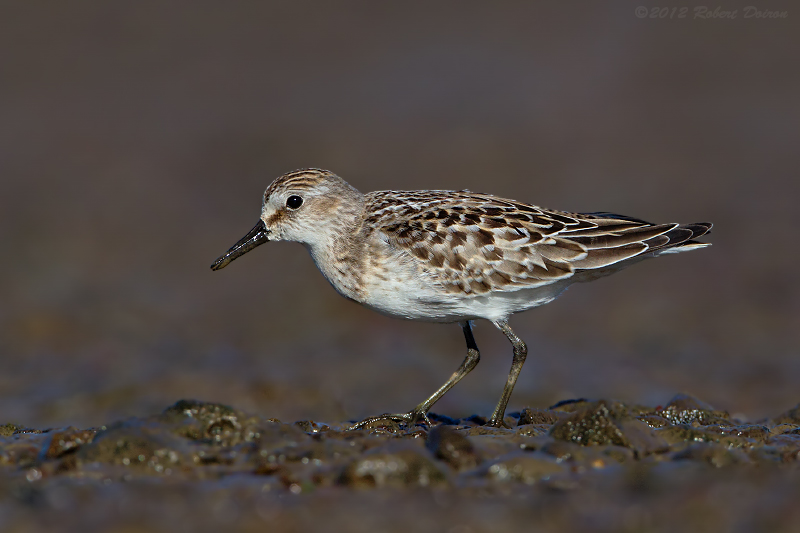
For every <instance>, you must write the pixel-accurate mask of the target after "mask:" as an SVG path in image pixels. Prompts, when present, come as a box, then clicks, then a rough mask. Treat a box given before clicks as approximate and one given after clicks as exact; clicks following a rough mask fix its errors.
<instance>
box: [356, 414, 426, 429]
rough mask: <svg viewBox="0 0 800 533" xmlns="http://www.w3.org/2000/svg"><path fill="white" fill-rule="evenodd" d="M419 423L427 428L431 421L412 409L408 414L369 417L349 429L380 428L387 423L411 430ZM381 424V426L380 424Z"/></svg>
mask: <svg viewBox="0 0 800 533" xmlns="http://www.w3.org/2000/svg"><path fill="white" fill-rule="evenodd" d="M420 421H421V422H423V423H425V425H427V426H429V427H430V425H431V421H430V419H429V418H428V413H425V412H423V411H418V410H416V409H413V410H412V411H410V412H408V413H400V414H396V415H393V414H389V413H385V414H382V415H377V416H370V417H367V418H365V419H364V420H362V421H361V422H357V423H355V424H353V425H352V426H350V428H349V429H350V430H351V431H352V430H357V429H367V428H370V427H380V426H381V425H387V424H386V423H387V422H393V423H397V424H405V425H406V427H407V428H411V427H414V426H416V425H417V423H418V422H420ZM382 422H383V424H381V423H382Z"/></svg>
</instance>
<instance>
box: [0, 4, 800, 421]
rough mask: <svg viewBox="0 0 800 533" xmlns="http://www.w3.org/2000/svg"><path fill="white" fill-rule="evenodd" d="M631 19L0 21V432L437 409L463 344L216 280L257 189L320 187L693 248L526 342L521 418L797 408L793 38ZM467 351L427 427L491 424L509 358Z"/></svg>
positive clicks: (532, 323) (468, 12) (259, 272)
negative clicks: (305, 172)
mask: <svg viewBox="0 0 800 533" xmlns="http://www.w3.org/2000/svg"><path fill="white" fill-rule="evenodd" d="M637 5H638V4H637V3H630V4H625V3H616V4H614V5H613V6H611V5H606V4H605V3H599V2H587V3H581V4H572V5H564V4H557V3H552V5H543V4H536V5H534V4H533V3H520V2H506V3H502V2H501V3H496V2H493V3H486V2H440V3H436V4H435V5H433V4H429V3H422V2H418V3H407V2H403V3H373V2H337V3H324V2H317V3H305V2H292V3H289V2H259V3H256V2H253V3H233V4H231V3H227V2H190V3H184V4H180V3H155V2H146V3H141V2H136V3H128V4H127V7H123V5H122V3H117V2H69V3H60V2H54V3H50V4H49V5H44V4H42V5H37V4H36V3H27V2H26V3H23V2H18V3H17V5H15V6H13V5H10V3H8V4H5V6H4V7H3V16H2V22H0V243H2V254H3V257H2V261H0V297H1V298H2V301H1V302H0V413H1V414H2V416H0V422H11V421H16V422H19V423H23V424H28V425H34V426H36V425H38V426H41V425H68V424H72V425H79V426H80V425H97V424H103V423H107V422H110V421H112V420H114V419H115V418H119V417H125V416H129V415H134V414H136V415H140V414H148V413H151V412H155V411H158V410H160V409H162V408H163V407H165V406H166V405H168V404H170V403H172V402H174V401H175V400H177V399H179V398H183V397H195V398H198V399H202V400H208V401H221V402H227V403H230V404H233V405H235V406H237V407H239V408H243V409H246V410H251V411H254V412H257V413H260V414H263V415H264V416H269V417H278V418H280V419H283V420H286V421H291V420H295V419H300V418H313V419H315V420H322V421H325V420H341V419H345V418H356V417H363V416H366V415H370V414H378V413H381V412H385V411H400V410H407V409H410V408H411V407H412V406H413V405H415V404H416V403H417V402H419V401H420V400H421V399H422V398H423V397H424V396H426V395H427V394H429V393H430V392H432V391H433V390H434V389H435V388H436V387H438V386H439V385H440V384H441V382H442V381H443V380H444V379H445V378H446V377H447V376H449V374H450V373H451V372H452V371H453V370H454V369H455V368H456V366H457V365H458V364H459V363H460V361H461V359H462V357H463V355H464V344H463V338H462V334H461V331H460V329H459V328H458V327H457V326H446V325H433V324H421V323H411V322H404V321H399V320H395V319H390V318H386V317H383V316H380V315H377V314H375V313H373V312H370V311H368V310H365V309H362V308H360V307H359V306H357V305H355V304H353V303H350V302H348V301H346V300H344V299H343V298H341V297H340V296H338V295H337V294H336V293H335V292H334V291H333V289H331V288H330V287H329V286H328V285H327V283H326V282H325V280H324V279H323V278H322V276H321V275H320V274H319V273H318V272H317V271H316V269H315V267H314V265H313V263H312V261H311V260H310V258H309V257H308V255H307V253H306V251H305V250H304V249H303V248H302V247H301V246H299V245H293V244H284V243H280V244H271V245H268V246H264V247H261V248H259V249H258V250H257V251H256V252H254V253H252V254H249V255H248V256H247V257H245V258H243V259H241V260H239V261H237V262H236V263H235V264H233V265H232V266H231V267H229V268H227V269H225V270H224V271H221V272H218V273H212V272H211V270H209V268H208V267H209V265H210V264H211V262H212V261H213V260H214V259H215V258H216V257H217V256H218V255H219V254H221V253H222V252H224V251H225V250H226V249H227V248H228V247H229V246H230V245H232V244H233V243H234V242H235V241H236V240H238V239H239V238H240V237H241V236H242V235H244V233H245V232H246V231H247V230H249V229H250V228H251V227H252V225H253V224H254V223H255V222H256V220H257V217H258V213H259V202H260V197H261V194H262V192H263V189H264V188H265V187H266V186H267V185H268V184H269V182H270V181H272V180H273V179H274V178H275V177H277V176H278V175H280V174H282V173H284V172H286V171H290V170H293V169H296V168H299V167H309V166H314V167H322V168H327V169H330V170H333V171H334V172H336V173H338V174H339V175H341V176H342V177H344V178H345V179H347V180H348V181H349V182H350V183H352V184H353V185H354V186H356V187H357V188H359V189H361V190H363V191H368V190H375V189H384V188H396V189H406V188H407V189H417V188H454V189H461V188H468V189H471V190H475V191H482V192H490V193H493V194H497V195H500V196H507V197H512V198H516V199H519V200H523V201H528V202H532V203H536V204H539V205H543V206H548V207H554V208H559V209H565V210H574V211H597V210H608V211H616V212H620V213H625V214H629V215H632V216H636V217H641V218H645V219H651V220H654V221H680V222H693V221H705V220H710V221H713V222H714V223H715V224H716V226H715V229H714V233H713V235H712V236H710V239H709V240H710V241H711V242H713V243H714V246H713V247H711V248H710V249H707V250H703V251H698V252H693V253H690V254H685V255H680V256H668V257H665V258H661V259H659V260H657V261H651V262H647V263H644V264H642V265H638V266H635V267H633V268H631V269H630V270H627V271H625V272H622V273H620V274H617V275H615V276H612V277H610V278H607V279H604V280H601V281H598V282H596V283H594V284H590V285H584V286H576V287H573V288H572V289H571V290H569V291H567V293H566V294H564V295H563V296H562V297H561V298H560V299H559V300H557V301H556V302H554V303H552V304H550V305H548V306H546V307H543V308H540V309H537V310H533V311H530V312H528V313H525V314H522V315H517V316H515V317H514V318H513V319H512V326H513V327H515V329H516V330H517V332H518V333H519V334H520V335H521V336H522V337H523V338H524V339H525V340H527V342H528V344H529V346H530V349H531V356H530V357H529V359H528V362H527V364H526V366H525V368H524V370H523V373H522V375H521V378H520V382H519V384H518V386H517V390H516V392H515V395H514V396H513V397H512V399H511V404H510V410H512V411H513V410H516V409H520V408H521V407H523V406H527V405H531V406H546V405H549V404H551V403H554V402H556V401H559V400H563V399H566V398H570V397H577V396H584V397H610V398H618V399H621V400H626V401H639V402H643V403H648V404H651V405H656V404H659V403H665V402H666V401H668V399H669V398H670V396H672V395H673V394H674V393H676V392H682V391H683V392H688V393H691V394H694V395H696V396H698V397H700V398H702V399H704V400H706V401H708V402H710V403H711V404H713V405H714V406H715V407H717V408H722V409H728V410H730V411H731V412H733V413H737V414H739V415H740V416H743V417H747V418H751V419H752V418H758V417H760V416H764V415H767V414H775V413H777V412H779V411H781V410H784V409H786V408H788V407H791V406H793V405H794V404H796V403H797V402H798V401H800V392H798V388H797V383H798V380H800V353H798V352H799V351H800V350H799V348H798V347H800V333H799V332H798V331H799V330H800V328H798V325H799V324H800V283H798V280H797V275H796V269H797V264H798V252H797V249H798V248H797V246H796V242H795V240H796V234H797V230H798V222H797V209H796V207H795V205H796V202H797V198H798V193H800V185H798V180H797V168H798V155H797V147H798V131H800V128H799V127H798V126H800V120H799V119H800V98H799V97H798V94H800V69H798V66H797V57H798V54H800V31H798V21H800V10H798V9H797V8H796V6H794V5H793V4H791V3H789V2H784V3H779V2H773V1H770V2H765V3H763V5H761V4H759V6H758V7H759V8H760V9H770V10H788V11H789V16H788V18H786V19H779V20H769V19H768V20H761V19H744V18H743V16H742V14H741V13H740V15H739V17H738V18H737V19H735V20H693V13H692V11H691V10H690V11H689V14H688V16H687V18H686V19H663V20H653V19H649V18H645V19H641V18H638V17H637V16H636V12H635V8H636V6H637ZM711 7H712V8H713V7H715V6H711ZM736 7H741V6H734V5H730V6H727V8H730V9H734V8H736ZM476 337H477V341H478V344H479V346H480V347H481V350H482V355H483V359H482V363H481V365H479V366H478V368H477V369H476V371H475V372H473V374H471V375H470V376H469V377H467V378H466V379H465V380H464V381H463V382H462V384H460V385H459V386H458V387H456V388H455V389H454V390H453V391H452V392H451V393H449V394H448V395H447V396H446V397H445V398H444V399H443V400H442V402H441V403H440V404H438V405H437V406H436V408H435V409H434V410H435V411H437V412H442V413H446V414H448V415H451V416H464V415H468V414H470V413H473V412H477V413H480V414H485V415H488V414H489V413H490V412H491V409H492V407H493V406H494V404H495V402H496V400H497V398H498V397H499V394H500V391H501V389H502V385H503V383H504V381H505V377H506V373H507V371H508V367H509V365H510V361H511V351H510V347H509V345H508V343H507V341H506V340H505V339H504V338H503V337H502V335H501V334H500V333H499V332H497V331H495V329H494V328H493V327H492V326H490V325H489V324H488V323H479V324H478V327H477V331H476Z"/></svg>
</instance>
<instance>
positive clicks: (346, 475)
mask: <svg viewBox="0 0 800 533" xmlns="http://www.w3.org/2000/svg"><path fill="white" fill-rule="evenodd" d="M392 448H393V449H392ZM446 482H447V478H446V477H445V475H444V473H443V472H442V471H441V470H439V468H438V467H437V466H436V464H435V462H434V461H433V459H432V458H431V457H429V456H428V455H427V454H426V453H425V450H424V449H422V450H420V449H419V448H418V447H416V446H414V447H410V446H407V445H406V446H394V447H388V449H387V448H378V449H373V450H370V451H368V452H366V453H365V454H363V455H362V456H361V457H359V458H358V459H356V460H355V461H353V462H352V463H350V464H349V465H348V466H347V468H346V469H345V470H344V472H343V473H342V476H341V478H340V483H342V484H344V485H349V486H352V487H355V488H371V487H409V486H418V487H427V486H434V485H442V484H445V483H446Z"/></svg>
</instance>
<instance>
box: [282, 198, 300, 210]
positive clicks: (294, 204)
mask: <svg viewBox="0 0 800 533" xmlns="http://www.w3.org/2000/svg"><path fill="white" fill-rule="evenodd" d="M301 205H303V199H302V198H300V197H299V196H297V195H292V196H290V197H289V198H287V199H286V207H288V208H289V209H297V208H298V207H300V206H301Z"/></svg>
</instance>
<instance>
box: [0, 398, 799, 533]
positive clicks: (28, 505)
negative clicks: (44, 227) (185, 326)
mask: <svg viewBox="0 0 800 533" xmlns="http://www.w3.org/2000/svg"><path fill="white" fill-rule="evenodd" d="M431 419H432V424H431V426H430V427H428V426H426V425H424V424H418V425H417V426H416V427H405V426H403V425H398V424H395V423H393V422H389V423H375V424H374V425H373V426H372V427H369V428H366V429H361V430H350V429H349V427H350V422H340V423H323V422H318V421H297V422H294V423H291V422H290V423H287V422H282V421H279V420H276V419H270V418H264V417H260V416H256V415H253V414H248V413H244V412H242V411H240V410H238V409H235V408H232V407H228V406H225V405H221V404H213V403H204V402H199V401H192V400H182V401H179V402H177V403H176V404H174V405H172V406H170V407H168V408H167V409H165V410H164V411H163V412H161V413H159V414H155V415H152V416H149V417H141V418H131V419H128V420H122V421H118V422H114V423H111V424H108V425H105V426H102V427H98V428H86V429H79V428H74V427H68V428H58V429H35V428H27V427H24V426H21V425H18V424H5V425H3V426H0V435H2V436H0V465H2V466H0V530H2V531H4V532H8V533H10V532H16V531H30V530H34V529H38V530H52V529H54V528H55V529H58V530H61V531H86V530H103V531H178V530H192V531H205V530H217V531H219V530H222V531H225V530H230V529H236V530H242V531H268V530H272V531H274V530H281V531H309V530H341V531H409V530H414V531H424V530H431V531H452V532H469V531H503V530H533V529H535V530H541V531H567V530H571V531H579V530H580V531H678V530H694V531H755V530H760V531H796V527H797V524H798V520H800V506H798V505H797V501H800V479H799V478H798V475H799V474H800V472H799V470H800V469H799V468H798V465H800V460H799V459H800V406H798V407H795V408H793V409H791V410H788V411H786V412H784V413H782V414H779V415H777V416H775V417H773V418H770V419H765V420H760V421H758V422H742V421H740V420H736V419H735V418H733V417H731V416H730V414H729V413H727V412H725V411H720V410H715V409H714V408H712V407H710V406H708V405H706V404H704V403H703V402H701V401H700V400H698V399H695V398H692V397H690V396H686V395H678V396H676V397H674V398H673V399H672V400H671V401H670V402H669V403H668V404H666V405H664V406H657V407H647V406H641V405H631V404H625V403H622V402H617V401H613V400H596V401H589V400H569V401H564V402H561V403H559V404H557V405H555V406H552V407H550V408H549V409H539V408H526V409H524V410H523V411H522V412H517V413H512V414H510V415H509V416H507V417H506V423H507V425H508V426H509V427H508V428H507V429H498V428H491V427H487V426H485V425H483V424H484V423H485V419H483V418H481V417H479V416H472V417H469V418H466V419H460V420H454V419H450V418H447V417H445V416H440V415H433V416H432V417H431Z"/></svg>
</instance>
